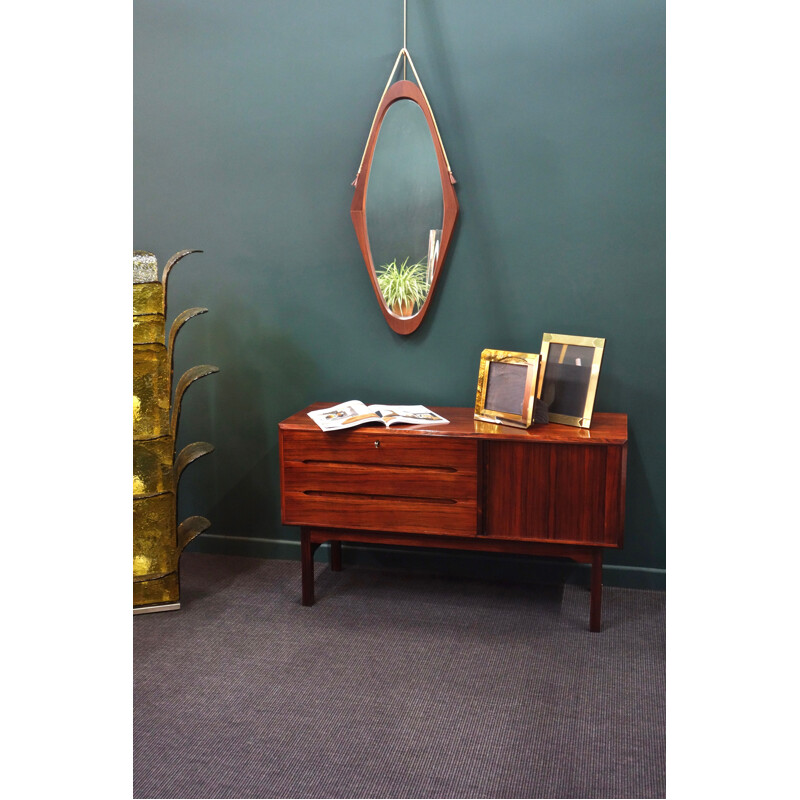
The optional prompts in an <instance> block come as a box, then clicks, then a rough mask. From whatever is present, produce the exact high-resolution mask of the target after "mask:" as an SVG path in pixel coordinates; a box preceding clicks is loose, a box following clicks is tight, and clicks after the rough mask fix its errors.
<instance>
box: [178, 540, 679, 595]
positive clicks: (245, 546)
mask: <svg viewBox="0 0 800 800" xmlns="http://www.w3.org/2000/svg"><path fill="white" fill-rule="evenodd" d="M328 550H329V546H328V545H327V544H325V545H322V546H321V547H320V548H319V550H317V552H316V554H315V561H327V560H328ZM187 551H192V552H197V553H214V554H217V555H235V556H250V557H253V558H274V559H285V560H288V561H299V560H300V543H299V542H294V541H291V540H289V539H262V538H254V537H245V536H223V535H220V534H211V533H203V534H201V535H200V536H198V537H197V538H196V539H195V540H194V541H193V542H192V543H191V544H190V545H189V546H188V547H187ZM342 560H343V561H344V566H345V567H346V566H347V565H348V564H352V565H358V566H365V567H373V568H378V569H385V568H391V567H401V568H407V569H415V570H428V571H433V572H437V573H445V574H448V575H459V576H462V577H475V578H488V579H490V580H492V579H494V578H497V579H503V580H513V581H515V582H519V583H570V584H576V585H581V586H588V585H589V573H590V567H589V565H588V564H576V563H575V562H573V561H570V560H569V559H552V558H543V557H542V558H538V557H537V558H534V557H531V556H518V555H512V554H506V553H477V552H468V551H460V550H439V549H435V548H418V547H393V546H391V545H361V544H347V543H346V542H345V543H344V544H343V545H342ZM666 575H667V573H666V570H664V569H653V568H651V567H636V566H629V565H624V564H613V563H610V564H609V563H606V564H604V565H603V583H604V585H606V586H616V587H619V588H624V589H650V590H654V591H665V590H666V582H667V581H666ZM298 580H299V573H298Z"/></svg>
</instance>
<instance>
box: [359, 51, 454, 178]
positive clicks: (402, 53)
mask: <svg viewBox="0 0 800 800" xmlns="http://www.w3.org/2000/svg"><path fill="white" fill-rule="evenodd" d="M401 58H403V59H406V60H407V61H408V63H409V64H410V65H411V71H412V72H413V73H414V77H415V78H416V80H417V86H419V90H420V92H422V96H423V98H424V99H425V102H426V103H427V104H428V111H430V112H431V119H432V120H433V127H434V130H435V131H436V138H437V139H438V140H439V144H440V145H441V148H442V155H443V156H444V162H445V164H446V165H447V172H448V173H449V174H450V183H455V182H456V178H455V175H453V170H452V169H451V168H450V162H449V161H448V159H447V151H446V150H445V149H444V142H443V141H442V135H441V133H439V126H438V125H437V124H436V117H435V116H434V114H433V109H432V108H431V103H430V100H428V95H426V94H425V89H424V88H423V86H422V81H421V80H420V79H419V75H418V74H417V70H416V67H415V66H414V60H413V59H412V58H411V53H409V52H408V50H406V48H405V47H403V48H402V49H401V50H400V52H399V53H398V54H397V59H396V60H395V62H394V66H393V67H392V71H391V72H390V73H389V80H388V81H386V86H385V87H384V89H383V94H381V99H380V100H379V101H378V107H377V108H376V109H375V116H374V117H373V118H372V125H370V127H369V134H368V136H367V144H366V145H364V152H363V154H362V156H361V163H360V164H359V165H358V172H357V173H356V179H355V180H354V181H353V183H352V184H351V185H352V186H356V185H357V184H358V176H359V175H360V174H361V169H362V167H363V166H364V159H365V158H366V156H367V147H368V146H369V140H370V137H371V136H372V129H373V128H374V127H375V121H376V120H377V119H378V111H380V107H381V103H383V98H384V97H385V96H386V92H388V91H389V87H390V86H391V84H392V78H393V77H394V74H395V72H397V66H398V64H399V63H400V59H401Z"/></svg>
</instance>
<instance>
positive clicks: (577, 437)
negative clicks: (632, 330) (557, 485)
mask: <svg viewBox="0 0 800 800" xmlns="http://www.w3.org/2000/svg"><path fill="white" fill-rule="evenodd" d="M334 405H336V403H335V402H334V403H312V404H311V405H310V406H308V407H307V408H304V409H303V410H302V411H298V412H297V413H296V414H292V416H291V417H288V418H287V419H285V420H283V422H281V423H280V424H279V426H278V427H279V428H280V429H281V430H292V431H316V432H318V433H322V431H321V430H320V428H319V427H318V426H317V424H316V423H315V422H314V420H312V419H311V417H309V416H308V412H309V411H316V410H318V409H320V408H329V407H331V406H334ZM430 408H431V409H432V410H433V411H435V412H436V413H437V414H439V415H440V416H442V417H444V418H445V419H447V420H450V422H449V424H447V425H392V426H391V427H389V428H386V427H385V426H383V425H379V424H377V423H367V424H364V425H359V426H357V427H355V428H345V429H344V430H342V431H332V432H329V433H328V434H326V435H328V436H345V435H349V436H373V435H375V434H376V433H381V434H386V433H389V434H393V435H398V436H402V435H404V434H408V433H413V434H414V435H415V436H458V437H471V438H476V439H492V440H497V441H502V440H505V441H520V440H526V441H528V440H534V441H539V442H546V443H549V444H578V443H581V444H615V445H619V444H625V443H626V442H627V441H628V416H627V414H609V413H603V412H598V413H595V414H593V415H592V427H591V428H589V429H585V428H573V427H572V426H571V425H560V424H558V423H554V422H551V423H547V424H544V425H542V424H533V425H531V427H530V428H527V429H525V428H513V427H511V426H509V425H494V424H492V423H489V422H479V421H478V420H476V419H474V417H473V415H474V410H473V409H471V408H454V407H449V406H444V407H442V406H430Z"/></svg>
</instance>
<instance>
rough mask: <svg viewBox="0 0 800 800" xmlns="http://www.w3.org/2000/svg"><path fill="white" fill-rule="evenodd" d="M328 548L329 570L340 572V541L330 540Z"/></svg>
mask: <svg viewBox="0 0 800 800" xmlns="http://www.w3.org/2000/svg"><path fill="white" fill-rule="evenodd" d="M330 548H331V551H330V562H331V572H340V571H341V569H342V543H341V542H339V541H333V542H330Z"/></svg>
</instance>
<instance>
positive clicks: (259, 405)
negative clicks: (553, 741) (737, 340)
mask: <svg viewBox="0 0 800 800" xmlns="http://www.w3.org/2000/svg"><path fill="white" fill-rule="evenodd" d="M402 7H403V4H402V2H401V0H338V1H337V2H323V0H269V1H268V2H266V1H262V2H257V1H256V0H226V2H218V1H216V0H135V2H134V4H133V22H134V65H133V94H134V139H133V145H134V149H133V155H134V160H133V188H134V203H133V209H134V218H133V246H134V247H135V248H136V249H142V250H150V251H152V252H154V253H155V254H156V255H157V256H158V258H159V263H160V264H162V265H163V263H164V262H166V260H167V259H168V258H169V256H170V255H172V254H173V253H174V252H176V251H178V250H181V249H184V248H197V249H202V250H203V251H204V252H203V253H202V254H197V255H192V256H189V257H188V258H187V259H185V260H184V261H182V262H181V263H180V264H179V265H178V266H177V267H176V268H175V270H174V271H173V273H172V276H171V278H170V288H169V312H168V313H170V314H171V316H174V315H175V314H177V313H178V312H180V311H182V310H183V309H185V308H189V307H191V306H198V305H199V306H205V307H207V308H208V309H210V311H209V313H208V314H206V315H204V316H201V317H198V318H196V319H194V320H192V321H191V322H190V323H188V324H187V325H186V327H185V328H184V329H183V331H182V333H181V335H180V337H179V338H178V345H177V357H176V369H177V370H178V371H179V374H180V371H182V370H184V369H186V368H188V367H190V366H193V365H194V364H199V363H210V364H215V365H217V366H218V367H219V368H220V372H219V374H217V375H213V376H211V377H208V378H204V379H203V380H201V381H199V382H198V383H197V384H195V385H194V386H193V387H192V388H191V389H190V390H189V392H188V393H187V395H186V397H185V399H184V407H183V413H182V417H181V426H180V431H179V440H180V443H181V444H183V443H187V442H190V441H196V440H205V441H210V442H212V443H213V444H214V445H215V446H216V451H215V452H214V454H212V455H210V456H207V457H206V458H204V459H202V460H201V461H199V462H197V463H196V464H194V465H192V466H191V467H190V468H189V469H188V470H187V471H186V473H185V474H184V478H183V481H182V484H181V495H180V512H181V514H182V515H183V516H188V515H190V514H202V515H204V516H207V517H208V518H209V519H210V520H211V522H212V528H211V529H209V531H208V532H207V533H205V534H203V536H201V537H200V539H198V540H197V542H196V543H195V544H193V545H192V547H193V548H195V549H206V550H217V551H222V552H231V553H233V552H247V553H253V554H260V555H280V556H290V557H293V556H295V555H296V551H297V548H296V542H297V541H298V533H297V531H296V529H293V528H284V527H283V526H281V523H280V496H279V479H278V435H277V434H278V431H277V425H278V422H279V421H280V420H281V419H283V418H285V417H287V416H288V415H289V414H291V413H293V412H294V411H297V410H298V409H300V408H302V407H304V406H305V405H307V404H308V403H310V402H313V401H315V400H323V401H328V402H331V403H334V402H339V401H342V400H348V399H353V398H358V399H361V400H364V401H366V402H396V403H423V404H425V405H461V406H471V405H472V404H473V402H474V396H475V385H476V380H477V371H478V359H479V355H480V352H481V350H482V349H483V348H486V347H490V348H498V349H507V350H518V351H525V352H538V350H539V347H540V344H541V339H542V333H543V332H545V331H548V332H555V333H570V334H577V335H586V336H603V337H605V338H606V342H607V344H606V351H605V357H604V362H603V367H602V371H601V375H600V382H599V388H598V392H597V400H596V404H595V410H597V411H623V412H627V414H628V415H629V430H630V444H629V454H628V459H629V460H628V505H627V527H626V539H625V548H624V549H623V550H622V551H620V552H617V553H611V554H609V556H608V558H607V563H608V564H609V565H610V566H609V568H608V569H607V570H606V582H607V583H615V582H616V583H619V584H622V585H663V580H664V569H665V176H664V172H665V41H664V40H665V31H664V29H665V9H664V2H663V0H500V2H486V0H433V1H426V2H422V1H421V0H409V2H408V48H409V51H410V52H411V55H412V57H413V59H414V62H415V64H416V67H417V70H418V72H419V74H420V77H421V79H422V82H423V85H424V87H425V91H426V93H427V95H428V98H429V99H430V102H431V105H432V106H433V110H434V113H435V114H436V118H437V122H438V124H439V127H440V130H441V132H442V137H443V140H444V144H445V148H446V150H447V154H448V157H449V159H450V162H451V165H452V167H453V171H454V173H455V175H456V178H457V179H458V184H457V186H456V190H457V192H458V198H459V204H460V210H461V214H460V218H459V223H458V227H457V230H456V235H455V241H454V244H453V246H452V248H451V250H450V254H449V256H448V263H447V264H446V267H445V273H444V276H443V278H442V280H441V281H440V283H439V285H438V288H437V294H436V296H435V298H434V301H433V305H432V308H431V309H430V311H429V313H428V315H427V317H426V318H425V320H424V322H423V324H422V326H421V327H420V328H419V329H418V331H417V332H416V333H414V334H411V335H410V336H407V337H402V336H398V335H397V334H395V333H393V332H392V331H391V330H390V329H389V327H388V326H387V324H386V322H385V321H384V318H383V315H382V314H381V312H380V309H379V307H378V303H377V300H376V298H375V295H374V293H373V291H372V288H371V286H370V282H369V279H368V276H367V272H366V268H365V266H364V263H363V261H362V259H361V255H360V252H359V248H358V244H357V241H356V237H355V234H354V231H353V228H352V225H351V222H350V213H349V210H350V202H351V199H352V194H353V188H352V186H351V185H350V184H351V182H352V180H353V178H354V177H355V174H356V170H357V168H358V164H359V161H360V159H361V154H362V151H363V148H364V144H365V142H366V138H367V134H368V131H369V126H370V123H371V121H372V116H373V114H374V112H375V108H376V106H377V103H378V100H379V97H380V94H381V92H382V90H383V87H384V84H385V82H386V80H387V78H388V74H389V70H390V68H391V66H392V64H393V63H394V59H395V57H396V55H397V52H398V50H399V48H400V47H401V45H402V34H403V30H402V23H403V16H402Z"/></svg>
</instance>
